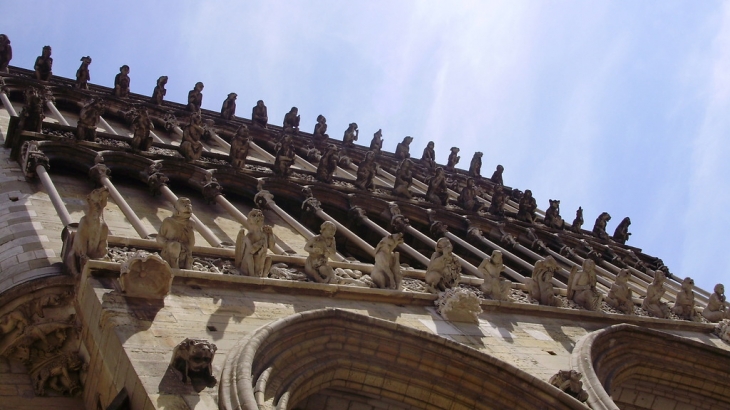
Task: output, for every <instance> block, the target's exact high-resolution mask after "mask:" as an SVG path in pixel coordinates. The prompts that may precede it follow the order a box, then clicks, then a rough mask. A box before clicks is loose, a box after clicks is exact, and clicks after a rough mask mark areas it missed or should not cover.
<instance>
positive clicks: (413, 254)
mask: <svg viewBox="0 0 730 410" xmlns="http://www.w3.org/2000/svg"><path fill="white" fill-rule="evenodd" d="M360 221H361V222H362V223H364V224H365V225H367V226H368V227H369V228H370V229H372V230H373V231H375V232H377V233H378V234H380V235H382V236H387V235H390V232H388V231H387V230H385V229H384V228H383V227H381V226H380V225H378V224H376V223H375V222H373V221H371V220H370V218H368V217H367V216H364V215H363V216H361V217H360ZM397 249H399V250H402V251H403V252H405V253H407V254H408V255H410V256H411V257H412V258H413V259H415V260H417V261H418V262H420V263H422V264H423V265H424V266H428V262H429V259H428V258H427V257H425V256H424V255H423V254H421V252H418V251H417V250H415V249H413V248H412V247H410V246H409V245H406V244H400V245H398V248H397Z"/></svg>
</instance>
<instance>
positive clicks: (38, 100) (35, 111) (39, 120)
mask: <svg viewBox="0 0 730 410" xmlns="http://www.w3.org/2000/svg"><path fill="white" fill-rule="evenodd" d="M43 105H44V98H43V95H42V94H41V92H40V90H38V89H37V88H35V87H28V88H26V89H25V106H24V107H23V111H21V112H20V124H19V125H20V129H21V130H23V131H33V132H41V130H42V129H43V118H45V117H46V116H45V115H43Z"/></svg>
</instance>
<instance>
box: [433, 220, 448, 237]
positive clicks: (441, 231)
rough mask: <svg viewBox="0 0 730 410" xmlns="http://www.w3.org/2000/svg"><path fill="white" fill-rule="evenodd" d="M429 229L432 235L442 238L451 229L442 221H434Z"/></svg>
mask: <svg viewBox="0 0 730 410" xmlns="http://www.w3.org/2000/svg"><path fill="white" fill-rule="evenodd" d="M429 230H430V232H431V236H432V237H434V238H441V237H442V236H446V232H448V231H449V227H448V226H446V224H445V223H443V222H441V221H433V223H431V228H430V229H429Z"/></svg>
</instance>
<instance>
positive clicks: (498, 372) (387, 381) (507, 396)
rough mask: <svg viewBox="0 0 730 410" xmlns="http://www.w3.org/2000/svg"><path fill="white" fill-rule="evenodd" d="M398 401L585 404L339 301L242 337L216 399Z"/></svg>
mask: <svg viewBox="0 0 730 410" xmlns="http://www.w3.org/2000/svg"><path fill="white" fill-rule="evenodd" d="M331 392H335V393H336V394H339V395H340V397H345V398H346V400H349V401H350V402H358V401H360V402H370V403H373V402H378V403H381V404H387V405H389V406H391V407H389V408H398V409H400V408H402V409H421V408H429V409H504V408H510V409H543V408H545V409H546V408H551V409H584V408H585V407H584V406H583V405H582V404H581V403H580V402H578V401H576V400H575V399H573V398H572V397H570V396H568V395H567V394H565V393H563V392H561V391H560V390H558V389H556V388H554V387H552V386H550V385H548V384H547V383H545V382H543V381H541V380H538V379H536V378H535V377H533V376H530V375H528V374H527V373H525V372H524V371H521V370H519V369H517V368H516V367H514V366H512V365H510V364H508V363H505V362H502V361H501V360H498V359H496V358H494V357H491V356H489V355H486V354H484V353H481V352H479V351H476V350H474V349H471V348H468V347H465V346H463V345H460V344H458V343H455V342H452V341H449V340H447V339H444V338H441V337H439V336H436V335H433V334H430V333H426V332H423V331H419V330H416V329H412V328H408V327H405V326H402V325H397V324H395V323H392V322H388V321H384V320H381V319H375V318H372V317H368V316H363V315H359V314H355V313H351V312H347V311H343V310H339V309H322V310H314V311H307V312H303V313H299V314H296V315H293V316H290V317H287V318H284V319H280V320H278V321H276V322H274V323H272V324H269V325H267V326H264V327H262V328H260V329H259V330H257V331H256V332H254V333H252V334H251V335H249V336H247V337H246V338H244V339H243V340H241V341H240V342H239V343H238V344H237V345H236V346H234V348H233V349H232V350H231V352H230V353H229V355H228V357H227V358H226V362H225V365H224V369H223V375H222V380H221V388H220V397H219V405H220V406H221V408H222V409H229V410H233V409H259V408H265V409H269V408H270V409H293V408H297V407H296V406H297V405H298V404H300V403H303V402H304V401H306V400H307V399H308V398H309V397H311V396H312V395H314V394H322V393H324V394H328V393H331Z"/></svg>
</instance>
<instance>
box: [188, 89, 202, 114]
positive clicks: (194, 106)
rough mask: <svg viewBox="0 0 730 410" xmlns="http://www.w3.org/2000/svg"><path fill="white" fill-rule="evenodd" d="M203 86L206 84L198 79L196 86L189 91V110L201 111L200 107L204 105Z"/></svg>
mask: <svg viewBox="0 0 730 410" xmlns="http://www.w3.org/2000/svg"><path fill="white" fill-rule="evenodd" d="M203 88H205V85H203V83H201V82H200V81H198V82H197V83H195V87H193V89H192V90H190V91H188V111H191V112H200V107H202V106H203Z"/></svg>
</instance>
